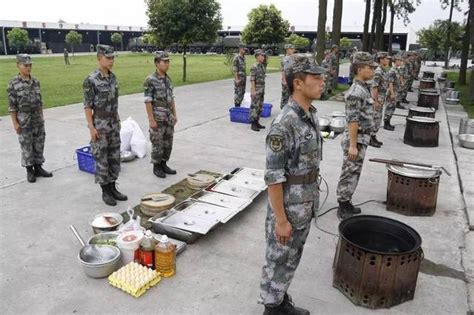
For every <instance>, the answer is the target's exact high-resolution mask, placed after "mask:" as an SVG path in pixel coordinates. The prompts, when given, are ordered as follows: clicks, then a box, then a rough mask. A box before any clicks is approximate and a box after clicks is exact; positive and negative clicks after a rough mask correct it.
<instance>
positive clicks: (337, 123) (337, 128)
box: [329, 117, 346, 133]
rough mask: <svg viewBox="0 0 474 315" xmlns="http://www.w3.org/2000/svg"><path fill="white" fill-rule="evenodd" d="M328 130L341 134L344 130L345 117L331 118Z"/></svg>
mask: <svg viewBox="0 0 474 315" xmlns="http://www.w3.org/2000/svg"><path fill="white" fill-rule="evenodd" d="M329 128H330V129H331V131H334V132H338V133H339V132H343V131H344V129H345V128H346V118H345V117H333V119H332V120H331V123H330V124H329Z"/></svg>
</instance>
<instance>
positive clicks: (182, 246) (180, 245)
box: [152, 233, 187, 255]
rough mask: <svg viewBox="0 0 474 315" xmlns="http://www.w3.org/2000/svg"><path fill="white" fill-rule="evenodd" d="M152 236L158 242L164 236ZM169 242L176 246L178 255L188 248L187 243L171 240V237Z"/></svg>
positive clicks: (155, 234) (156, 234)
mask: <svg viewBox="0 0 474 315" xmlns="http://www.w3.org/2000/svg"><path fill="white" fill-rule="evenodd" d="M152 235H153V238H154V239H155V240H156V241H159V240H160V238H161V235H162V234H158V233H152ZM168 240H169V241H170V242H171V244H174V245H176V255H179V254H181V253H182V252H184V250H185V249H186V246H187V244H186V242H183V241H180V240H176V239H174V238H171V237H169V238H168Z"/></svg>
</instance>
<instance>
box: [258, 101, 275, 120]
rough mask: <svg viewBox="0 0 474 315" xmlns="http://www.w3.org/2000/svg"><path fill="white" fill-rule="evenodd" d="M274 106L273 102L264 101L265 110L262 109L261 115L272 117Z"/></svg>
mask: <svg viewBox="0 0 474 315" xmlns="http://www.w3.org/2000/svg"><path fill="white" fill-rule="evenodd" d="M272 107H273V105H272V104H269V103H263V110H262V114H260V117H264V118H266V117H270V116H271V115H272Z"/></svg>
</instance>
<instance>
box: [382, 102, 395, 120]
mask: <svg viewBox="0 0 474 315" xmlns="http://www.w3.org/2000/svg"><path fill="white" fill-rule="evenodd" d="M396 105H397V99H393V100H392V99H390V98H387V102H385V112H384V117H383V120H384V121H386V120H390V119H391V118H392V115H393V113H394V112H395V106H396Z"/></svg>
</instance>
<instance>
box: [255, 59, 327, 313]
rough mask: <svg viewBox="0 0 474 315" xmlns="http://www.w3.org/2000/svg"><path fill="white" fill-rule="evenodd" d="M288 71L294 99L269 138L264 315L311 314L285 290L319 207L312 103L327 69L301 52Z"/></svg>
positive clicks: (317, 147) (318, 157) (316, 127)
mask: <svg viewBox="0 0 474 315" xmlns="http://www.w3.org/2000/svg"><path fill="white" fill-rule="evenodd" d="M285 70H286V82H287V84H288V90H289V92H290V94H291V97H290V99H289V102H288V104H287V105H286V106H285V107H283V109H282V110H281V111H280V113H279V114H278V116H277V117H276V118H275V120H274V121H273V123H272V126H271V129H270V132H269V133H268V135H267V139H266V152H267V153H266V154H267V158H266V170H265V182H266V184H267V185H268V207H267V217H266V221H265V231H266V233H265V235H266V236H265V238H266V254H265V257H266V262H265V265H264V267H263V271H262V281H261V284H260V288H261V294H260V297H261V300H260V302H261V303H262V304H264V305H265V311H264V313H263V314H264V315H271V314H297V315H303V314H309V311H307V310H305V309H302V308H298V307H295V306H294V304H293V302H292V299H291V297H290V296H289V295H288V293H287V291H288V288H289V286H290V284H291V281H292V279H293V276H294V274H295V271H296V268H297V267H298V265H299V262H300V259H301V256H302V254H303V249H304V245H305V242H306V238H307V236H308V233H309V230H310V227H311V220H312V218H313V217H315V215H316V212H317V210H318V207H319V184H318V178H319V162H320V160H321V152H322V150H321V149H322V140H321V134H320V130H319V124H318V118H317V116H316V108H314V107H313V106H312V105H311V102H312V101H313V100H316V99H319V98H320V97H321V94H322V92H323V90H324V76H323V75H322V74H323V73H324V72H325V70H324V68H322V67H319V66H318V65H317V64H316V62H315V61H314V59H313V58H312V57H307V56H306V55H303V54H294V55H292V56H291V57H290V63H289V64H288V67H287V68H286V69H285Z"/></svg>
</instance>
